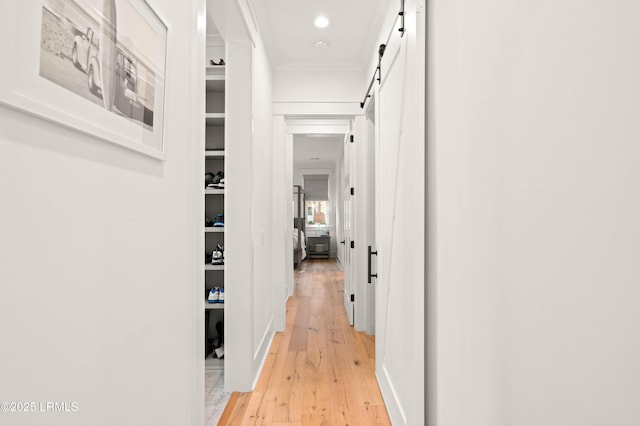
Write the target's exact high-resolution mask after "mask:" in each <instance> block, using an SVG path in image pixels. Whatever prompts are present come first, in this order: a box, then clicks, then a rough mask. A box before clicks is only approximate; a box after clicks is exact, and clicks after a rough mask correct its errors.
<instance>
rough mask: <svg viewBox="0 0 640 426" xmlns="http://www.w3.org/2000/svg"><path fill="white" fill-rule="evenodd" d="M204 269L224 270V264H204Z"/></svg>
mask: <svg viewBox="0 0 640 426" xmlns="http://www.w3.org/2000/svg"><path fill="white" fill-rule="evenodd" d="M204 270H205V271H224V265H204Z"/></svg>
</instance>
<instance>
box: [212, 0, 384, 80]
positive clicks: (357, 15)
mask: <svg viewBox="0 0 640 426" xmlns="http://www.w3.org/2000/svg"><path fill="white" fill-rule="evenodd" d="M249 1H250V3H251V5H252V7H253V11H254V14H255V19H256V23H257V26H258V28H259V31H260V33H261V35H262V38H263V40H264V43H265V47H266V49H267V51H268V53H269V56H270V59H271V62H272V65H273V67H274V68H276V69H332V70H365V69H366V67H367V66H368V65H369V63H370V61H371V60H372V59H374V58H375V57H376V55H377V46H376V36H377V35H378V33H379V30H380V26H381V24H382V20H383V18H384V13H385V12H386V10H387V7H388V6H389V2H391V1H395V0H249ZM319 15H322V16H325V17H327V18H328V19H329V21H330V23H329V26H328V27H327V28H324V29H320V28H316V27H315V25H314V24H313V22H314V20H315V18H316V17H317V16H319ZM209 21H211V19H209ZM208 27H209V28H211V27H213V26H212V25H208ZM318 41H324V42H326V43H327V44H328V46H327V47H326V48H318V47H315V43H316V42H318Z"/></svg>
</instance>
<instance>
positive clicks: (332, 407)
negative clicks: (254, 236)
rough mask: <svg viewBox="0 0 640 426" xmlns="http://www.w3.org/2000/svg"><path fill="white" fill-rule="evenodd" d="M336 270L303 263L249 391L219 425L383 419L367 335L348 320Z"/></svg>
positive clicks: (325, 263)
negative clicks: (281, 326) (280, 326)
mask: <svg viewBox="0 0 640 426" xmlns="http://www.w3.org/2000/svg"><path fill="white" fill-rule="evenodd" d="M343 279H344V278H343V273H342V272H341V271H340V270H339V268H338V266H337V264H336V262H335V261H334V260H310V261H305V262H304V263H303V264H302V267H301V268H300V269H299V270H296V272H295V293H294V296H293V297H291V298H289V300H288V302H287V329H286V331H285V332H284V333H277V334H276V335H275V337H274V340H273V343H272V345H271V348H270V350H269V354H268V356H267V359H266V361H265V365H264V369H263V370H262V373H261V375H260V378H259V380H258V383H257V386H256V389H255V391H254V392H249V393H238V392H236V393H234V394H233V395H232V397H231V400H230V401H229V404H228V406H227V408H226V410H225V412H224V414H223V416H222V419H221V420H220V423H219V424H221V425H245V424H263V425H275V424H278V425H308V424H309V425H310V424H313V425H357V424H362V425H389V424H390V421H389V417H388V415H387V412H386V409H385V406H384V402H383V401H382V396H381V394H380V390H379V388H378V384H377V381H376V378H375V374H374V372H375V361H374V346H375V344H374V338H373V337H372V336H367V335H366V334H364V333H360V332H356V331H355V330H354V329H353V327H351V326H349V324H348V322H347V318H346V315H345V311H344V305H343V301H342V299H343Z"/></svg>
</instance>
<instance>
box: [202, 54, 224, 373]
mask: <svg viewBox="0 0 640 426" xmlns="http://www.w3.org/2000/svg"><path fill="white" fill-rule="evenodd" d="M225 72H226V70H225V67H224V66H211V67H207V68H206V72H205V100H206V103H205V116H204V118H205V151H204V155H203V161H204V164H205V173H206V172H209V173H212V174H217V173H219V172H222V173H224V172H225V133H226V132H225V119H226V114H225V96H226V94H225ZM203 196H204V208H205V211H204V216H205V219H207V220H215V217H216V215H217V214H223V215H224V204H225V190H224V188H215V189H204V191H203ZM203 233H204V240H205V241H204V245H205V247H204V249H205V253H206V255H207V256H208V257H209V258H211V255H212V252H213V250H215V249H216V247H217V246H218V245H221V246H224V242H225V239H226V234H225V231H224V227H214V226H205V227H204V231H203ZM204 274H205V288H204V293H205V294H204V297H205V306H204V310H205V320H206V321H207V322H206V324H205V333H206V336H205V339H213V340H214V341H215V340H216V339H217V338H218V337H216V335H217V332H216V326H215V325H216V323H218V322H220V321H222V322H223V323H224V316H225V304H224V303H208V302H207V301H206V300H207V297H208V295H209V291H210V290H211V289H212V288H214V287H220V288H224V286H225V280H224V264H223V265H213V264H211V263H206V264H205V265H204ZM225 328H226V327H225ZM205 344H207V343H206V342H205ZM214 344H215V343H214ZM214 354H215V351H214V352H213V353H212V354H209V355H208V356H207V357H206V358H205V367H207V368H221V367H224V359H218V358H216V357H215V355H214Z"/></svg>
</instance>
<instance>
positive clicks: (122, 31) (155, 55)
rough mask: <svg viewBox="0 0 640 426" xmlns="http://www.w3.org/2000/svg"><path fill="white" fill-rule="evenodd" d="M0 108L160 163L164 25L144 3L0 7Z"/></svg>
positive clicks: (80, 1)
mask: <svg viewBox="0 0 640 426" xmlns="http://www.w3.org/2000/svg"><path fill="white" fill-rule="evenodd" d="M0 21H1V23H2V26H1V28H2V31H3V37H0V54H1V55H2V56H3V57H4V58H10V60H7V61H5V62H4V63H3V67H2V69H1V70H0V103H1V104H4V105H6V106H8V107H11V108H15V109H17V110H20V111H22V112H26V113H28V114H31V115H33V116H36V117H38V118H40V119H43V120H46V121H49V122H52V123H55V124H58V125H61V126H64V127H67V128H68V129H71V130H72V131H75V132H78V133H82V134H85V135H89V136H91V137H92V139H87V141H86V143H94V142H93V138H95V139H99V140H101V141H104V142H108V143H112V144H115V145H119V146H121V147H124V148H126V149H129V150H133V151H137V152H139V153H141V154H143V155H146V156H149V157H152V158H155V159H157V160H160V161H165V159H166V155H165V149H166V146H165V138H164V128H165V124H166V121H165V85H166V83H165V78H166V77H165V75H166V66H167V62H166V58H167V26H166V24H165V20H164V19H163V18H162V17H161V16H159V15H158V14H157V12H156V10H155V9H154V8H153V7H152V5H150V4H149V2H147V1H146V0H38V1H28V2H4V3H2V4H0Z"/></svg>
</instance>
